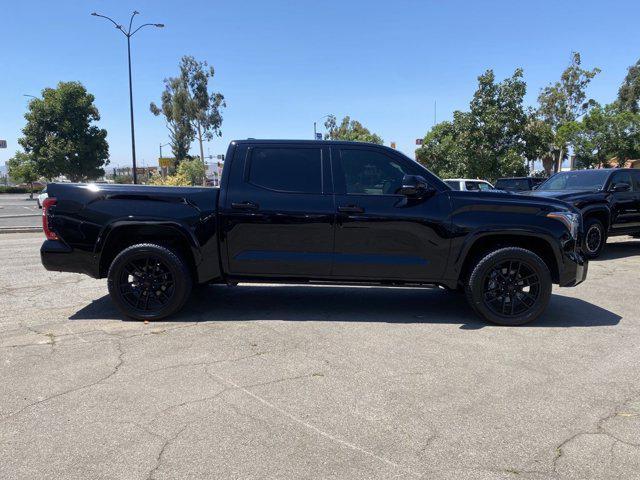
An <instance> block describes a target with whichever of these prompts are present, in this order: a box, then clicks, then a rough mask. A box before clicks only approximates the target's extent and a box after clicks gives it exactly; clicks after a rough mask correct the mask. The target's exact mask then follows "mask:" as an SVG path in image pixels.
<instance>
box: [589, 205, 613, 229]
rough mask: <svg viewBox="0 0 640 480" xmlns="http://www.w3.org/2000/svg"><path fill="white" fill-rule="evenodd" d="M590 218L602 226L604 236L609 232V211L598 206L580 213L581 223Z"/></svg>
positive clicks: (602, 206) (604, 207)
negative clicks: (596, 220) (598, 221)
mask: <svg viewBox="0 0 640 480" xmlns="http://www.w3.org/2000/svg"><path fill="white" fill-rule="evenodd" d="M591 218H596V219H598V220H600V222H602V225H604V231H605V234H606V233H607V232H608V231H609V227H610V226H611V211H610V210H609V208H607V207H606V206H604V205H598V206H594V207H591V208H586V209H584V210H583V211H582V221H583V223H584V222H585V221H586V220H588V219H591Z"/></svg>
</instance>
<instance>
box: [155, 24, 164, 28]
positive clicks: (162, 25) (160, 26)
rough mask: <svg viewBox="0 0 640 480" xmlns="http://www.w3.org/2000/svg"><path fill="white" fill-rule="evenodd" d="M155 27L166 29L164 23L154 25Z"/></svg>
mask: <svg viewBox="0 0 640 480" xmlns="http://www.w3.org/2000/svg"><path fill="white" fill-rule="evenodd" d="M153 25H154V26H155V27H158V28H164V23H154V24H153Z"/></svg>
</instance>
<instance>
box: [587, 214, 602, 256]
mask: <svg viewBox="0 0 640 480" xmlns="http://www.w3.org/2000/svg"><path fill="white" fill-rule="evenodd" d="M606 243H607V234H606V232H605V229H604V225H603V224H602V222H601V221H600V220H598V219H597V218H588V219H587V220H586V221H585V222H584V254H585V255H586V257H587V258H588V259H590V260H591V259H594V258H598V257H599V256H600V254H601V253H602V250H603V249H604V246H605V244H606Z"/></svg>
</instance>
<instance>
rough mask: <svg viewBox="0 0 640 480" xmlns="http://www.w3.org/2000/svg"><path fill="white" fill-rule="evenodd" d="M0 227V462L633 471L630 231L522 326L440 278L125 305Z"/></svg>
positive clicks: (260, 472)
mask: <svg viewBox="0 0 640 480" xmlns="http://www.w3.org/2000/svg"><path fill="white" fill-rule="evenodd" d="M41 241H42V234H6V235H2V236H0V265H1V267H0V272H1V273H0V332H1V333H0V341H1V343H0V345H1V348H0V379H1V381H2V388H1V389H0V459H2V460H1V464H2V465H1V467H0V469H1V472H0V477H2V478H8V479H34V478H74V479H75V478H77V479H88V478H91V479H97V478H100V479H111V478H113V479H177V478H179V479H187V478H202V479H213V478H216V479H218V478H220V479H231V478H237V479H264V478H274V479H275V478H278V479H281V478H286V479H305V478H309V479H311V478H314V479H317V478H322V479H330V478H331V479H370V478H376V479H377V478H385V479H386V478H424V479H451V480H453V479H456V480H458V479H474V480H475V479H553V478H559V479H610V478H611V479H614V478H615V479H632V478H633V479H637V478H638V472H639V471H640V303H639V298H640V281H639V280H640V275H639V274H638V272H639V271H640V240H633V239H630V238H626V237H623V238H621V239H618V240H615V241H614V242H612V243H611V244H610V245H609V246H608V248H607V250H606V252H605V254H604V257H603V259H602V260H598V261H594V262H592V263H591V264H590V271H589V275H588V279H587V282H586V283H584V284H583V285H580V286H578V287H576V288H573V289H555V290H554V296H553V298H552V300H551V304H550V306H549V309H548V310H547V312H546V314H545V315H544V317H543V318H541V319H540V320H539V321H537V322H536V323H535V324H532V325H530V326H524V327H515V328H509V327H494V326H488V325H485V324H484V323H482V322H480V321H478V320H477V318H476V317H475V316H474V315H473V313H472V312H471V310H470V309H469V308H468V307H467V305H466V303H465V301H464V300H463V298H461V297H460V296H459V295H456V294H452V293H447V292H444V291H440V290H419V289H381V288H355V287H351V288H337V287H301V286H257V285H240V286H238V287H235V288H231V287H226V286H215V287H205V288H203V289H201V290H199V291H197V292H196V293H195V294H194V296H193V299H192V300H191V301H190V303H189V304H188V306H187V308H186V309H185V310H184V311H183V312H182V313H181V314H180V315H178V316H176V317H175V318H172V319H171V321H163V322H157V323H149V324H144V323H141V322H134V321H127V320H124V319H122V318H121V316H120V315H119V314H118V312H117V311H116V310H115V309H114V307H113V306H112V305H111V303H110V301H109V299H108V297H107V296H106V294H107V289H106V282H105V281H104V280H92V279H90V278H88V277H85V276H81V275H76V274H64V273H52V272H47V271H45V270H44V269H43V268H42V266H41V265H40V262H39V256H38V248H39V245H40V243H41Z"/></svg>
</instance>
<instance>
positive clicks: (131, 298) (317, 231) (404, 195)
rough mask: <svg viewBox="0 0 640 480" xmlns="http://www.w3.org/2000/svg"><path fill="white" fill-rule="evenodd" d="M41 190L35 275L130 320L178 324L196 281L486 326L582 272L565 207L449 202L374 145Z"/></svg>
mask: <svg viewBox="0 0 640 480" xmlns="http://www.w3.org/2000/svg"><path fill="white" fill-rule="evenodd" d="M48 192H49V198H48V199H47V200H46V201H45V202H44V209H43V224H44V231H45V235H46V237H47V240H46V241H45V242H44V244H43V245H42V248H41V257H42V263H43V264H44V266H45V267H46V268H47V269H48V270H57V271H68V272H81V273H86V274H88V275H90V276H92V277H95V278H103V277H107V278H108V287H109V292H110V294H111V297H112V299H113V301H114V302H115V304H116V305H117V306H118V307H119V309H120V310H121V311H122V312H123V313H124V314H125V315H127V316H129V317H133V318H136V319H159V318H163V317H166V316H167V315H170V314H172V313H174V312H176V311H177V310H178V309H180V308H181V307H182V306H183V304H184V303H185V301H186V300H187V298H188V296H189V292H190V290H191V288H192V286H193V285H194V284H207V283H227V284H237V283H238V282H283V283H314V282H317V283H323V282H324V283H327V282H330V283H340V284H381V285H389V286H432V287H433V286H438V287H442V288H445V289H448V290H455V291H464V292H465V293H466V296H467V298H468V300H469V302H470V304H471V305H472V307H473V308H474V310H475V311H476V312H477V313H478V314H479V315H481V316H482V317H483V318H485V319H486V320H488V321H491V322H494V323H498V324H504V325H519V324H524V323H527V322H529V321H532V320H534V319H535V318H537V317H538V316H539V315H540V314H541V313H542V312H543V311H544V309H545V308H546V306H547V303H548V301H549V298H550V295H551V286H552V283H556V284H559V285H560V286H573V285H577V284H578V283H580V282H582V281H583V280H584V279H585V277H586V274H587V262H586V260H585V258H584V256H583V254H582V251H581V241H580V238H581V235H582V230H581V228H582V227H581V217H580V214H579V213H578V211H577V210H576V209H575V208H574V207H572V206H570V205H568V204H566V203H564V202H561V201H558V200H553V199H544V198H525V197H522V196H518V195H513V194H507V193H503V192H495V193H493V192H462V191H452V190H451V189H450V188H449V187H448V186H447V185H446V184H444V183H443V182H442V181H441V180H440V179H439V178H437V177H436V176H435V175H433V174H432V173H431V172H429V171H428V170H427V169H425V168H424V167H422V166H421V165H419V164H418V163H416V162H414V161H413V160H411V159H409V158H408V157H406V156H404V155H402V154H401V153H399V152H397V151H396V150H393V149H391V148H387V147H383V146H379V145H371V144H364V143H353V142H325V141H292V140H286V141H276V140H243V141H234V142H232V143H231V145H230V146H229V150H228V152H227V156H226V161H225V164H224V170H223V174H222V181H221V185H220V188H219V189H218V188H193V187H179V188H177V187H151V186H136V185H94V184H88V185H81V184H58V183H52V184H49V185H48ZM425 308H426V309H427V311H428V306H425Z"/></svg>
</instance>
